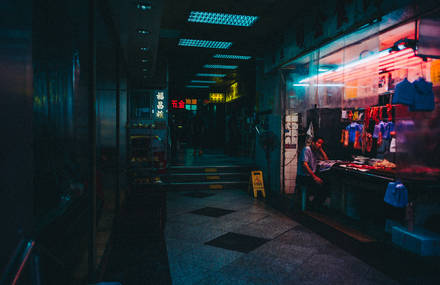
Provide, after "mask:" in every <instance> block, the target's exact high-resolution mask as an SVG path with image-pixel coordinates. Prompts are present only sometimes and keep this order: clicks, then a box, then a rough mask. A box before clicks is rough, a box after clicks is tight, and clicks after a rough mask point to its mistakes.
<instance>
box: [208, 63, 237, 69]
mask: <svg viewBox="0 0 440 285" xmlns="http://www.w3.org/2000/svg"><path fill="white" fill-rule="evenodd" d="M203 67H204V68H215V69H236V68H237V67H238V66H237V65H222V64H205V65H204V66H203Z"/></svg>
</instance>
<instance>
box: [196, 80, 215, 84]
mask: <svg viewBox="0 0 440 285" xmlns="http://www.w3.org/2000/svg"><path fill="white" fill-rule="evenodd" d="M191 82H192V83H208V84H210V83H215V81H213V80H191Z"/></svg>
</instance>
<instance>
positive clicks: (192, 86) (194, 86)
mask: <svg viewBox="0 0 440 285" xmlns="http://www.w3.org/2000/svg"><path fill="white" fill-rule="evenodd" d="M186 88H209V86H204V85H186Z"/></svg>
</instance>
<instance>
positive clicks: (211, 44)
mask: <svg viewBox="0 0 440 285" xmlns="http://www.w3.org/2000/svg"><path fill="white" fill-rule="evenodd" d="M178 45H179V46H187V47H201V48H219V49H228V48H230V47H231V46H232V43H231V42H218V41H207V40H192V39H180V40H179V44H178Z"/></svg>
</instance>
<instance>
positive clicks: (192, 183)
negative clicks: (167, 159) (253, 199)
mask: <svg viewBox="0 0 440 285" xmlns="http://www.w3.org/2000/svg"><path fill="white" fill-rule="evenodd" d="M252 170H255V167H252V166H250V165H219V166H215V165H207V166H202V165H197V166H171V167H170V168H169V169H168V175H167V176H166V178H164V180H165V181H164V182H165V185H166V186H167V190H168V191H188V190H215V189H217V190H219V189H244V190H245V189H247V187H248V183H249V177H250V172H251V171H252Z"/></svg>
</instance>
